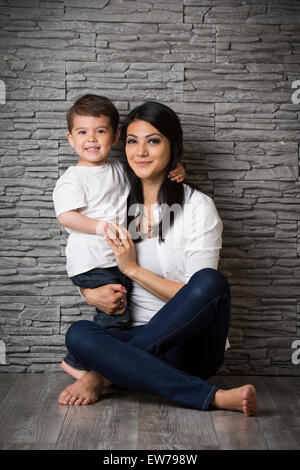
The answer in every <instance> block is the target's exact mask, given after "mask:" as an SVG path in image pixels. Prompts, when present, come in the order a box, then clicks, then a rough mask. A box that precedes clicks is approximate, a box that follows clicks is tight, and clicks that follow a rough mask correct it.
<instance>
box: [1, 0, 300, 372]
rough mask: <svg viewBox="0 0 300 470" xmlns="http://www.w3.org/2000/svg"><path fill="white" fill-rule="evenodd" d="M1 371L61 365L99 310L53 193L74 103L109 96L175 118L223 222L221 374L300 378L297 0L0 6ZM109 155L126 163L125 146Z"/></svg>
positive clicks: (96, 0) (194, 177)
mask: <svg viewBox="0 0 300 470" xmlns="http://www.w3.org/2000/svg"><path fill="white" fill-rule="evenodd" d="M0 27H1V32H0V35H1V38H0V54H1V64H0V78H1V80H3V81H4V82H5V84H6V90H7V101H6V104H5V105H1V107H0V113H1V114H0V140H1V145H0V158H1V175H0V177H1V185H0V191H1V245H0V251H1V253H0V255H1V267H2V269H1V273H0V291H1V306H0V309H1V310H0V327H1V329H0V338H1V340H2V341H4V343H5V345H6V349H7V351H6V352H7V365H2V366H1V365H0V371H3V372H5V371H9V372H27V371H28V372H43V371H58V370H60V369H59V363H60V361H61V360H62V358H63V356H64V353H65V346H64V335H65V332H66V330H67V328H68V327H69V325H71V324H72V323H73V322H74V321H77V320H79V319H82V318H85V319H91V318H92V315H93V308H91V307H89V306H88V305H87V304H86V303H84V302H83V301H82V299H81V297H80V296H79V295H78V292H77V289H76V288H75V287H73V285H72V284H71V282H70V281H69V280H68V278H67V275H66V270H65V258H64V249H65V244H66V233H65V231H64V230H63V229H61V227H60V226H59V225H58V223H57V221H56V219H55V214H54V210H53V205H52V190H53V187H54V185H55V182H56V180H57V178H58V177H59V175H61V174H62V173H63V172H64V171H65V169H66V168H67V167H68V166H69V165H71V164H74V163H75V162H76V156H75V155H74V153H73V151H72V149H71V148H70V147H69V146H68V143H67V140H66V137H65V133H66V123H65V112H66V110H67V109H68V107H69V106H70V104H71V103H72V102H73V101H74V100H75V99H76V98H77V97H79V96H80V95H83V94H84V93H88V92H92V93H99V94H104V95H107V96H109V97H110V98H111V99H112V100H113V101H114V102H115V104H116V106H117V107H118V109H119V110H120V113H121V117H122V119H123V117H124V116H125V115H126V114H127V113H128V111H129V110H130V109H132V107H134V106H136V105H137V104H139V103H141V102H143V101H145V100H147V99H152V100H159V101H161V102H163V103H166V104H168V105H169V106H171V107H172V108H173V109H174V110H175V111H176V112H177V113H178V114H179V116H180V118H181V121H182V125H183V129H184V135H185V151H184V158H183V161H184V162H185V164H186V169H187V178H188V181H191V182H193V183H195V184H196V185H197V187H198V188H199V189H201V190H202V191H203V192H205V193H206V194H208V195H209V196H211V197H212V198H213V199H214V201H215V204H216V206H217V208H218V211H219V213H220V216H221V218H222V220H223V224H224V234H223V235H224V237H223V249H222V252H221V262H220V270H221V271H222V272H223V273H224V274H225V275H226V276H227V277H228V279H229V281H230V283H231V286H232V295H233V299H232V316H231V328H230V343H231V349H230V350H229V351H227V354H226V359H225V363H224V365H223V367H222V369H221V371H220V373H223V374H242V375H243V374H267V375H299V374H300V365H295V364H292V361H291V355H292V352H293V349H292V348H291V345H292V343H293V341H294V340H296V339H300V328H299V326H300V323H299V318H300V303H299V298H300V291H299V285H300V260H299V255H300V244H299V221H300V196H299V189H300V181H299V164H298V153H299V135H300V131H299V129H300V127H299V124H300V123H299V115H300V105H295V104H293V103H292V102H291V95H292V93H293V91H294V90H293V88H292V83H293V81H295V80H297V79H300V2H298V1H290V0H286V1H284V2H283V1H280V0H265V1H264V0H259V1H258V0H249V1H244V0H243V1H242V0H222V1H221V0H185V1H179V0H163V1H162V2H161V1H159V2H158V1H146V0H145V1H141V2H140V1H126V0H87V1H85V2H83V1H82V0H64V1H63V0H55V1H43V0H40V1H39V0H25V1H22V0H0ZM112 158H122V155H121V152H120V148H118V149H116V150H114V151H113V153H112Z"/></svg>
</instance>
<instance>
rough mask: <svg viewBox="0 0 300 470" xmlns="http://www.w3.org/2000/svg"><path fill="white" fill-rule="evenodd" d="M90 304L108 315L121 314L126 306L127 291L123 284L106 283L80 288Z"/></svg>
mask: <svg viewBox="0 0 300 470" xmlns="http://www.w3.org/2000/svg"><path fill="white" fill-rule="evenodd" d="M80 292H81V293H82V295H83V296H84V298H85V299H86V301H87V303H88V304H89V305H92V306H93V307H96V308H98V309H99V310H101V312H104V313H106V314H107V315H121V314H122V313H124V311H125V308H126V305H127V303H126V294H127V291H126V289H125V287H124V286H122V284H106V285H105V286H100V287H96V288H95V289H87V288H86V289H83V288H81V289H80Z"/></svg>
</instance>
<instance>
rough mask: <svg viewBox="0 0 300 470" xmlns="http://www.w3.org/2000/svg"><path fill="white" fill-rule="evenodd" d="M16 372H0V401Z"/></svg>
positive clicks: (15, 376)
mask: <svg viewBox="0 0 300 470" xmlns="http://www.w3.org/2000/svg"><path fill="white" fill-rule="evenodd" d="M17 377H18V374H7V373H4V372H1V373H0V403H1V401H2V400H3V399H4V397H5V395H6V394H7V392H8V390H9V388H10V387H11V386H12V384H13V383H14V381H15V380H16V378H17Z"/></svg>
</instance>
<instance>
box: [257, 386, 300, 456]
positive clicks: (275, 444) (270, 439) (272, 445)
mask: <svg viewBox="0 0 300 470" xmlns="http://www.w3.org/2000/svg"><path fill="white" fill-rule="evenodd" d="M272 381H273V377H270V383H271V382H272ZM249 382H251V383H252V384H253V385H254V386H255V387H256V390H257V397H258V413H257V421H258V424H259V427H260V429H261V430H262V432H263V434H264V438H265V441H266V442H267V445H268V449H271V450H292V449H299V446H298V443H297V441H296V439H295V437H294V436H293V433H292V432H291V430H290V429H289V424H288V423H286V422H285V420H284V419H283V417H282V414H281V412H280V410H279V408H278V406H277V404H276V402H275V401H274V399H273V397H272V394H271V393H270V391H269V389H268V387H267V386H266V384H265V381H264V378H263V377H249Z"/></svg>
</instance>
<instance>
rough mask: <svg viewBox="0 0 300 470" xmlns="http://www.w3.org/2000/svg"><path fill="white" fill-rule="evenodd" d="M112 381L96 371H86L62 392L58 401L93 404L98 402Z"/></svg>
mask: <svg viewBox="0 0 300 470" xmlns="http://www.w3.org/2000/svg"><path fill="white" fill-rule="evenodd" d="M110 385H111V382H110V381H109V380H107V379H105V378H104V377H102V375H100V374H97V372H94V371H92V370H91V371H88V372H85V373H84V375H82V377H80V378H79V379H78V380H76V382H74V383H73V384H72V385H69V386H68V387H67V388H65V390H63V391H62V392H61V394H60V395H59V398H58V403H59V404H61V405H91V404H92V403H96V402H97V401H98V400H99V398H100V396H101V393H102V392H103V390H104V389H105V388H106V387H109V386H110Z"/></svg>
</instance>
